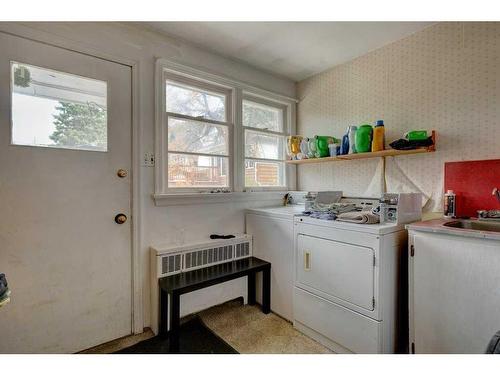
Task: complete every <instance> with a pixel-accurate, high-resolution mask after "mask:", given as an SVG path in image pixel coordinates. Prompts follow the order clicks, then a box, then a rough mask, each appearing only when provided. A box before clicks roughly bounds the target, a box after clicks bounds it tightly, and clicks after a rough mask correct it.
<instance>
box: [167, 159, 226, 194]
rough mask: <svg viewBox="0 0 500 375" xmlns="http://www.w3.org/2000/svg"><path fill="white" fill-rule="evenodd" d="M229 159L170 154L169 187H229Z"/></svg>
mask: <svg viewBox="0 0 500 375" xmlns="http://www.w3.org/2000/svg"><path fill="white" fill-rule="evenodd" d="M228 170H229V165H228V158H225V157H217V156H202V155H184V154H173V153H169V154H168V187H227V186H228V185H229V184H228V175H227V173H228Z"/></svg>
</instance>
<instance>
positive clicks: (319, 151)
mask: <svg viewBox="0 0 500 375" xmlns="http://www.w3.org/2000/svg"><path fill="white" fill-rule="evenodd" d="M314 138H316V157H317V158H324V157H325V156H329V155H330V150H329V149H328V145H329V144H330V143H335V138H333V137H330V136H327V135H317V136H316V137H314Z"/></svg>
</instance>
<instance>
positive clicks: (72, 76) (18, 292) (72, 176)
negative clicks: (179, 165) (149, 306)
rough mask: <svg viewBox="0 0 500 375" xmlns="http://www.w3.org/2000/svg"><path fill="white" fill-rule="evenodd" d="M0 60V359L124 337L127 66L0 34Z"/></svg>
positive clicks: (127, 302)
mask: <svg viewBox="0 0 500 375" xmlns="http://www.w3.org/2000/svg"><path fill="white" fill-rule="evenodd" d="M0 51H2V52H1V54H0V213H1V214H0V272H4V273H6V276H7V279H8V281H9V286H10V289H11V291H12V295H11V303H10V304H8V305H7V306H5V307H3V308H2V309H1V311H0V352H2V353H12V352H15V353H21V352H44V353H47V352H48V353H50V352H76V351H79V350H82V349H85V348H88V347H92V346H94V345H97V344H100V343H103V342H106V341H110V340H113V339H116V338H118V337H121V336H125V335H128V334H130V333H131V327H132V286H131V282H132V280H131V279H132V276H131V268H132V265H131V238H130V237H131V227H130V222H131V220H130V215H131V212H130V207H131V202H130V181H131V180H130V176H131V170H130V167H131V68H130V67H127V66H124V65H120V64H117V63H113V62H110V61H106V60H102V59H99V58H95V57H91V56H88V55H83V54H79V53H76V52H72V51H68V50H65V49H62V48H57V47H53V46H49V45H45V44H42V43H38V42H34V41H30V40H27V39H23V38H19V37H15V36H11V35H7V34H3V33H0ZM11 120H12V121H11ZM118 169H123V170H125V171H126V172H127V176H125V177H118V175H117V170H118ZM118 213H123V214H124V215H126V216H127V217H128V220H127V221H126V222H125V223H123V224H121V225H120V224H118V223H116V222H115V215H117V214H118Z"/></svg>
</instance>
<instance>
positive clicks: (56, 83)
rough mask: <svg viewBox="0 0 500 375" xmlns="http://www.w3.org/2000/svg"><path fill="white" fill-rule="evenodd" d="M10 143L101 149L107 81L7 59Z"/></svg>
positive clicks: (103, 146)
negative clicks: (9, 90) (10, 91)
mask: <svg viewBox="0 0 500 375" xmlns="http://www.w3.org/2000/svg"><path fill="white" fill-rule="evenodd" d="M11 82H12V84H11V88H12V144H15V145H28V146H41V147H56V148H68V149H77V150H91V151H107V149H108V147H107V83H106V82H104V81H98V80H95V79H90V78H85V77H80V76H76V75H72V74H68V73H63V72H58V71H54V70H50V69H45V68H39V67H36V66H32V65H27V64H21V63H17V62H12V63H11Z"/></svg>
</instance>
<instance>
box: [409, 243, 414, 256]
mask: <svg viewBox="0 0 500 375" xmlns="http://www.w3.org/2000/svg"><path fill="white" fill-rule="evenodd" d="M410 256H412V257H414V256H415V246H413V245H410Z"/></svg>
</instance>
